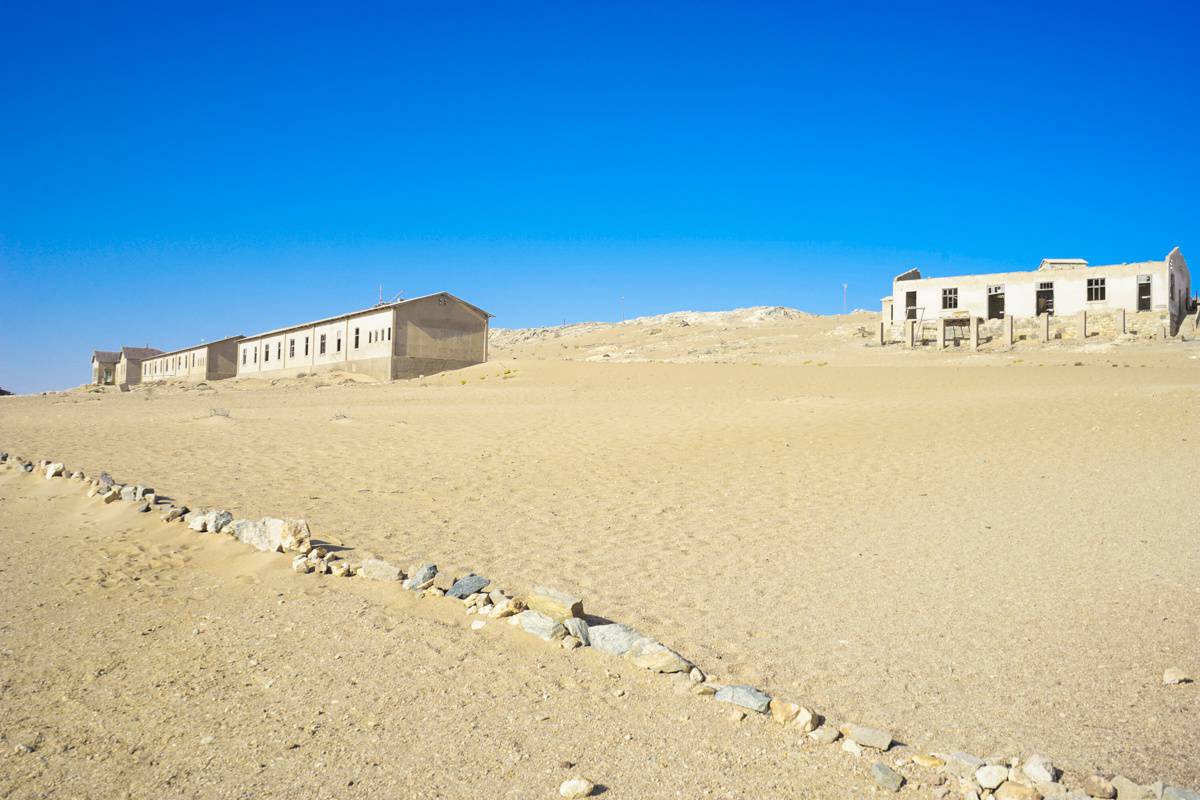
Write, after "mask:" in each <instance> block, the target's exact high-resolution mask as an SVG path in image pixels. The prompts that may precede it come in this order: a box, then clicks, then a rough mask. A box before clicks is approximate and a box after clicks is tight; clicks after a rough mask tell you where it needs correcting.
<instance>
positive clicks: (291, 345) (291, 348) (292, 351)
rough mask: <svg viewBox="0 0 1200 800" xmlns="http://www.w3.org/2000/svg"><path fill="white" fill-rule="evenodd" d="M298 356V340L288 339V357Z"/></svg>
mask: <svg viewBox="0 0 1200 800" xmlns="http://www.w3.org/2000/svg"><path fill="white" fill-rule="evenodd" d="M295 357H296V340H295V339H288V358H295Z"/></svg>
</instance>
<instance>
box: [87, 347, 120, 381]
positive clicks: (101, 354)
mask: <svg viewBox="0 0 1200 800" xmlns="http://www.w3.org/2000/svg"><path fill="white" fill-rule="evenodd" d="M120 360H121V354H120V353H116V352H113V351H112V350H93V351H92V384H93V385H95V386H115V385H116V383H117V362H118V361H120Z"/></svg>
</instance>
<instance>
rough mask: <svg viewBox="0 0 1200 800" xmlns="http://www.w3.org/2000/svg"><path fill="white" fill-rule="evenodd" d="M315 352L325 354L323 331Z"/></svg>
mask: <svg viewBox="0 0 1200 800" xmlns="http://www.w3.org/2000/svg"><path fill="white" fill-rule="evenodd" d="M317 354H318V355H322V356H323V355H325V334H323V333H322V334H321V341H320V345H319V346H318V347H317Z"/></svg>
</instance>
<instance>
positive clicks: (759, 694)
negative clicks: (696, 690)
mask: <svg viewBox="0 0 1200 800" xmlns="http://www.w3.org/2000/svg"><path fill="white" fill-rule="evenodd" d="M592 630H593V632H594V631H595V628H593V629H592ZM593 647H595V645H593ZM715 697H716V699H717V700H720V701H721V702H722V703H732V704H733V705H735V706H741V707H742V708H748V709H750V710H751V711H757V712H758V713H759V714H765V713H767V709H768V708H770V707H771V695H769V694H767V693H766V692H764V691H763V690H761V689H756V688H754V687H753V686H746V685H745V684H735V685H733V686H722V687H721V688H720V689H718V690H717V693H716V695H715Z"/></svg>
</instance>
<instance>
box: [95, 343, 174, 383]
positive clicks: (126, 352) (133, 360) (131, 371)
mask: <svg viewBox="0 0 1200 800" xmlns="http://www.w3.org/2000/svg"><path fill="white" fill-rule="evenodd" d="M160 353H162V350H157V349H155V348H126V347H122V348H121V351H120V353H119V354H116V355H118V356H119V357H118V359H116V366H115V367H114V368H113V383H115V384H116V385H118V386H124V387H127V386H132V385H134V384H139V383H142V362H143V361H145V360H146V359H149V357H151V356H155V355H158V354H160ZM104 355H112V354H108V353H106V354H104Z"/></svg>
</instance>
